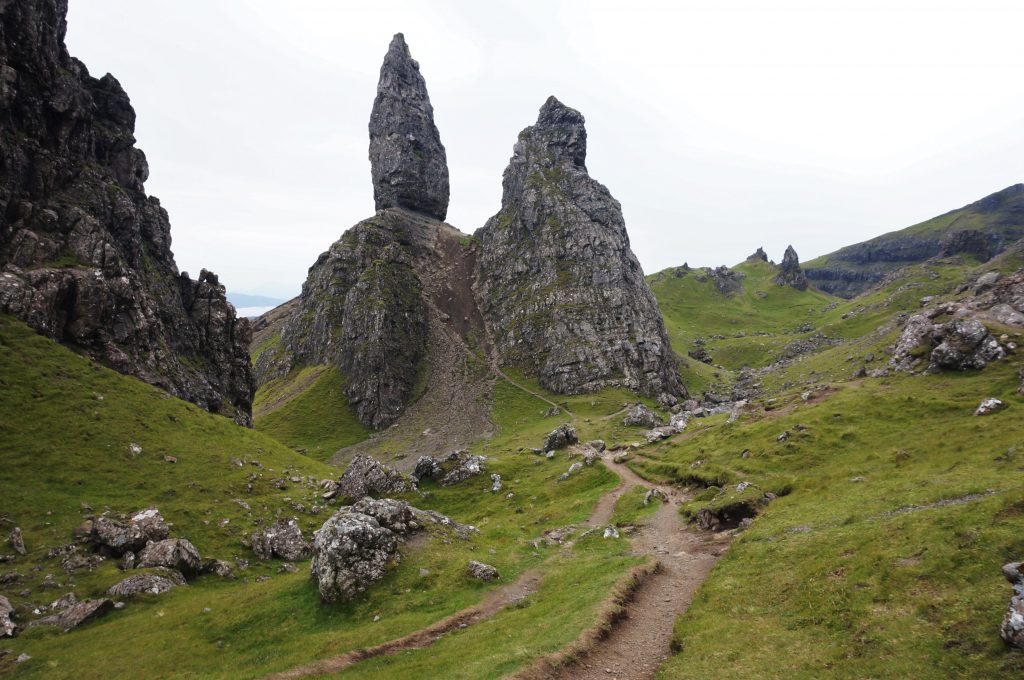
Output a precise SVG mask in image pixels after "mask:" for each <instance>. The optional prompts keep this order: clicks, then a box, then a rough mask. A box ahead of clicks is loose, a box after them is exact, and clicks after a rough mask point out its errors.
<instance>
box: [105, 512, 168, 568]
mask: <svg viewBox="0 0 1024 680" xmlns="http://www.w3.org/2000/svg"><path fill="white" fill-rule="evenodd" d="M169 534H170V529H169V527H168V526H167V522H165V521H164V518H163V515H161V514H160V510H158V509H157V508H146V509H145V510H140V511H139V512H137V513H135V514H134V515H132V516H131V517H129V518H123V516H122V518H121V519H118V518H114V517H109V516H107V515H101V516H99V517H97V518H96V519H94V520H93V521H92V529H91V531H90V533H89V536H88V540H89V541H90V542H91V543H94V544H96V545H98V546H99V547H100V548H101V549H103V550H104V551H105V552H108V553H111V554H113V555H114V556H117V557H120V556H121V555H124V554H125V553H127V552H138V551H139V550H142V549H143V548H145V547H146V544H147V543H149V542H151V541H162V540H164V539H165V538H167V536H168V535H169Z"/></svg>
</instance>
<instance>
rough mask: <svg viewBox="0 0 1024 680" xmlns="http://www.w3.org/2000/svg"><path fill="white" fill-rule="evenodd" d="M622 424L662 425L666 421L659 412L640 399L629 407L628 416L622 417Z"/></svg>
mask: <svg viewBox="0 0 1024 680" xmlns="http://www.w3.org/2000/svg"><path fill="white" fill-rule="evenodd" d="M622 424H623V425H638V426H640V427H660V426H661V425H663V424H664V423H663V422H662V420H661V418H659V417H658V414H657V413H655V412H654V411H652V410H651V409H649V408H647V406H645V405H644V404H643V403H641V402H639V401H638V402H637V403H636V404H634V405H633V407H632V408H631V409H629V413H627V414H626V417H625V418H623V419H622Z"/></svg>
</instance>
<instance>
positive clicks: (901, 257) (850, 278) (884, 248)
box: [804, 184, 1024, 298]
mask: <svg viewBox="0 0 1024 680" xmlns="http://www.w3.org/2000/svg"><path fill="white" fill-rule="evenodd" d="M1021 238H1024V184H1015V185H1013V186H1010V187H1007V188H1006V189H1003V190H1002V191H998V192H996V193H994V194H991V195H989V196H986V197H985V198H983V199H981V200H980V201H976V202H974V203H971V204H970V205H967V206H964V207H963V208H960V209H958V210H953V211H951V212H948V213H946V214H945V215H940V216H938V217H935V218H933V219H931V220H928V221H927V222H923V223H921V224H917V225H914V226H913V227H909V228H908V229H904V230H902V231H894V232H890V233H888V234H883V235H882V236H879V237H877V238H873V239H871V240H869V241H865V242H863V243H857V244H854V245H851V246H847V247H845V248H841V249H839V250H837V251H836V252H834V253H830V254H828V255H825V256H823V257H820V258H817V259H815V260H813V261H812V262H809V263H807V265H806V266H805V268H804V271H805V273H806V274H807V278H808V279H809V280H810V282H811V283H812V284H814V286H815V287H816V288H819V289H821V290H823V291H825V292H827V293H831V294H833V295H838V296H840V297H846V298H851V297H855V296H856V295H859V294H860V293H863V292H864V291H866V290H868V289H869V288H871V287H872V286H874V285H876V284H878V283H879V282H881V281H882V280H883V279H884V278H885V277H886V275H887V274H889V273H891V272H893V271H895V270H897V269H899V268H901V267H905V266H907V265H911V264H917V263H920V262H924V261H925V260H928V259H930V258H932V257H936V256H940V255H941V256H951V255H958V254H966V255H970V256H973V257H976V258H979V259H981V258H984V259H988V258H991V257H994V256H995V255H997V254H999V253H1002V252H1003V251H1004V250H1006V249H1007V247H1008V246H1010V245H1011V244H1013V243H1014V242H1016V241H1019V240H1020V239H1021Z"/></svg>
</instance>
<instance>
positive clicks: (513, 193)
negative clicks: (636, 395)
mask: <svg viewBox="0 0 1024 680" xmlns="http://www.w3.org/2000/svg"><path fill="white" fill-rule="evenodd" d="M586 153H587V133H586V129H585V127H584V120H583V116H582V115H580V113H579V112H578V111H575V110H573V109H571V108H568V107H566V106H564V105H563V104H562V103H561V102H559V101H558V100H557V99H555V98H554V97H552V98H550V99H548V101H547V102H546V103H545V104H544V106H543V107H542V108H541V110H540V116H539V118H538V119H537V124H536V125H534V126H532V127H529V128H526V129H525V130H523V131H522V132H521V133H520V135H519V141H518V142H517V143H516V145H515V150H514V155H513V157H512V160H511V162H510V163H509V166H508V168H507V169H506V170H505V174H504V181H503V189H504V192H503V195H502V208H501V211H500V212H499V213H498V214H497V215H495V216H494V217H492V218H491V219H490V220H488V222H487V224H486V225H485V226H484V227H483V228H482V229H480V230H479V231H477V233H476V237H477V238H478V239H479V240H480V256H479V260H478V261H479V271H478V274H477V283H476V291H477V296H478V299H479V300H480V305H481V308H482V311H483V314H484V318H485V319H486V321H487V325H488V328H489V330H490V333H491V335H492V337H493V341H494V344H495V351H496V352H497V355H498V359H499V361H500V362H501V363H502V364H505V365H515V366H519V367H522V368H525V369H526V370H527V371H529V372H530V373H532V374H535V375H536V376H537V377H538V378H539V379H540V382H541V384H542V385H543V386H544V387H546V388H548V389H551V390H553V391H556V392H561V393H578V392H584V391H589V390H596V389H600V388H601V387H604V386H607V385H623V386H626V387H629V388H630V389H634V390H638V391H640V392H643V393H645V394H650V395H660V394H662V393H666V394H670V395H673V396H681V395H683V394H685V390H684V388H683V386H682V383H681V381H680V379H679V374H678V371H677V368H676V360H675V358H674V356H673V354H672V351H671V349H670V347H669V341H668V336H667V334H666V332H665V327H664V323H663V321H662V318H661V314H660V312H659V310H658V306H657V303H656V302H655V300H654V296H653V295H652V294H651V292H650V290H649V289H648V287H647V284H646V282H645V281H644V278H643V272H642V270H641V268H640V264H639V262H637V259H636V257H635V256H634V255H633V253H632V251H631V250H630V248H629V237H628V236H627V235H626V227H625V224H624V222H623V218H622V210H621V208H620V206H619V203H618V201H616V200H615V199H614V198H612V196H611V194H610V193H609V192H608V189H606V188H605V187H604V186H603V185H602V184H600V183H598V182H597V181H595V180H593V179H592V178H591V177H590V175H589V174H588V173H587V168H586V165H585V161H586Z"/></svg>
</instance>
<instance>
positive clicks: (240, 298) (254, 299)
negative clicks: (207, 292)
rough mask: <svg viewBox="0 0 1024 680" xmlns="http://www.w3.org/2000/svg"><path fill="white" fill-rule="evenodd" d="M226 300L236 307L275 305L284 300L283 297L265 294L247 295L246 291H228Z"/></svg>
mask: <svg viewBox="0 0 1024 680" xmlns="http://www.w3.org/2000/svg"><path fill="white" fill-rule="evenodd" d="M228 302H230V303H231V304H233V305H234V306H235V307H236V308H238V309H241V308H243V307H277V306H278V305H280V304H282V303H284V302H286V300H285V299H284V298H275V297H267V296H266V295H249V294H248V293H230V292H229V293H228Z"/></svg>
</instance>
